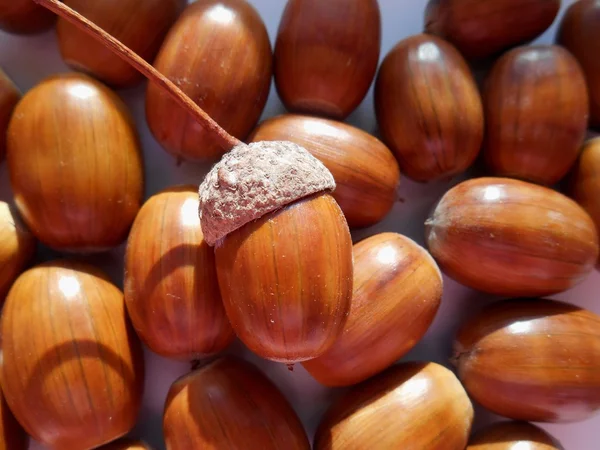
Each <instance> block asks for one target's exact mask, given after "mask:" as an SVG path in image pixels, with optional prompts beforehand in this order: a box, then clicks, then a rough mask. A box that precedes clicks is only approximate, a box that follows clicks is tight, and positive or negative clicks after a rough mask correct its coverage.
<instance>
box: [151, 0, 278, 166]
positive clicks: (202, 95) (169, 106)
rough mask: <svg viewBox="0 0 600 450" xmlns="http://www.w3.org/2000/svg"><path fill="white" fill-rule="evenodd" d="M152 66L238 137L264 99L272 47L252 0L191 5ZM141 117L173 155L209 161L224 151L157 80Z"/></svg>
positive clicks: (253, 121) (248, 127)
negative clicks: (144, 112)
mask: <svg viewBox="0 0 600 450" xmlns="http://www.w3.org/2000/svg"><path fill="white" fill-rule="evenodd" d="M224 49H226V50H227V51H225V50H224ZM154 67H155V68H156V69H157V70H158V71H159V72H161V73H162V74H164V75H165V76H167V77H168V78H169V79H170V80H171V81H172V82H173V83H175V84H176V85H177V86H178V87H179V88H180V89H181V90H182V91H183V92H184V93H185V94H186V95H188V96H189V97H190V98H191V99H192V100H193V101H195V102H196V103H197V104H198V105H199V106H200V107H201V108H202V109H203V110H204V111H206V113H207V114H208V115H210V116H211V117H212V118H213V119H214V120H215V121H216V122H217V123H218V124H219V125H221V127H223V128H224V129H225V130H226V131H227V132H228V133H229V134H231V135H233V136H235V137H237V138H238V139H242V140H243V139H245V138H246V136H247V135H248V134H249V133H250V131H252V128H254V126H255V125H256V123H257V122H258V119H259V118H260V115H261V113H262V111H263V108H264V107H265V104H266V102H267V97H268V95H269V89H270V87H271V75H272V50H271V43H270V41H269V35H268V33H267V29H266V28H265V24H264V23H263V21H262V19H261V17H260V15H259V14H258V12H257V11H256V10H255V9H254V7H253V6H252V5H251V3H250V2H247V1H246V0H205V1H199V2H193V3H191V4H190V5H188V6H187V7H186V8H185V10H184V11H183V13H182V14H181V16H180V17H179V19H178V20H177V22H176V23H175V25H173V27H172V28H171V30H170V31H169V34H168V35H167V37H166V38H165V41H164V43H163V46H162V47H161V49H160V51H159V53H158V56H157V57H156V60H155V61H154ZM146 119H147V121H148V126H149V127H150V131H151V132H152V134H153V135H154V137H155V138H156V140H157V141H158V142H159V143H160V144H161V145H162V147H163V148H164V149H165V150H166V151H168V152H169V153H171V154H172V155H174V156H176V157H177V158H181V159H184V160H190V161H213V160H216V159H218V158H219V157H220V156H222V155H223V153H225V151H226V150H228V149H223V148H222V147H221V146H220V144H219V142H218V141H217V140H216V139H215V138H214V137H213V136H212V135H211V132H210V131H207V130H206V129H205V127H204V126H203V125H201V124H199V123H197V122H196V120H195V119H194V118H193V117H192V116H190V115H189V113H188V112H187V111H186V110H184V109H183V108H182V107H181V106H180V105H178V104H177V103H175V101H174V100H172V99H171V97H170V96H169V95H168V94H166V93H165V92H163V90H162V89H161V88H160V87H159V86H157V85H156V84H154V83H149V84H148V90H147V93H146Z"/></svg>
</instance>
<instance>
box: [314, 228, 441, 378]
mask: <svg viewBox="0 0 600 450" xmlns="http://www.w3.org/2000/svg"><path fill="white" fill-rule="evenodd" d="M441 299H442V274H441V273H440V270H439V269H438V267H437V264H436V263H435V261H434V260H433V258H432V257H431V256H430V255H429V253H428V252H427V251H426V250H425V249H424V248H423V247H421V246H420V245H418V244H417V243H416V242H414V241H412V240H411V239H409V238H407V237H405V236H402V235H400V234H396V233H381V234H376V235H374V236H371V237H369V238H367V239H365V240H363V241H361V242H359V243H358V244H356V245H354V292H353V296H352V303H351V306H350V316H349V317H348V321H347V322H346V326H345V327H344V332H343V334H342V335H341V336H340V337H339V338H338V339H337V340H336V341H335V343H334V344H333V346H332V347H331V348H330V349H329V350H327V352H325V354H323V355H321V356H320V357H318V358H315V359H312V360H310V361H306V362H304V363H303V365H304V368H305V369H306V370H307V371H308V372H309V373H310V374H311V375H312V376H313V377H314V378H316V379H317V380H318V381H319V382H320V383H322V384H324V385H326V386H348V385H352V384H356V383H359V382H361V381H364V380H366V379H367V378H370V377H371V376H373V375H375V374H376V373H378V372H380V371H382V370H384V369H385V368H387V367H388V366H390V365H392V364H393V363H394V362H395V361H397V360H398V359H400V358H401V357H402V356H404V355H405V354H406V353H407V352H408V351H409V350H411V349H412V348H413V347H414V346H415V345H416V344H417V342H418V341H419V340H420V339H421V338H422V337H423V335H424V334H425V332H426V331H427V329H428V328H429V326H430V325H431V323H432V322H433V319H434V317H435V315H436V313H437V311H438V308H439V306H440V302H441Z"/></svg>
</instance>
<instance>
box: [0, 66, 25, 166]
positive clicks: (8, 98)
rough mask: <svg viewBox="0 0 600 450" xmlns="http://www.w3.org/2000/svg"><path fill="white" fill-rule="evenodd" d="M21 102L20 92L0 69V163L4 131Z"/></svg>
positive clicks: (3, 151)
mask: <svg viewBox="0 0 600 450" xmlns="http://www.w3.org/2000/svg"><path fill="white" fill-rule="evenodd" d="M19 100H21V91H19V89H18V88H17V87H16V86H15V84H14V83H13V82H12V80H11V79H10V78H8V76H6V73H4V71H3V70H2V69H0V161H2V159H4V153H5V151H6V130H7V129H8V123H9V121H10V118H11V116H12V113H13V110H14V109H15V106H16V105H17V103H18V102H19Z"/></svg>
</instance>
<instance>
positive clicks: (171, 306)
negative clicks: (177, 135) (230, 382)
mask: <svg viewBox="0 0 600 450" xmlns="http://www.w3.org/2000/svg"><path fill="white" fill-rule="evenodd" d="M124 284H125V303H126V305H127V310H128V312H129V317H131V321H132V323H133V326H134V328H135V329H136V331H137V334H138V335H139V336H140V338H141V339H142V341H143V342H144V343H145V344H146V345H147V346H148V347H149V348H150V350H152V351H154V352H156V353H158V354H159V355H162V356H165V357H168V358H176V359H195V358H199V357H200V356H202V355H206V354H211V353H215V352H218V351H220V350H223V349H224V348H225V347H227V346H228V345H229V344H230V343H231V342H232V341H233V338H234V334H233V330H232V329H231V325H230V324H229V321H228V320H227V316H226V315H225V309H224V308H223V303H222V302H221V294H220V293H219V285H218V283H217V270H216V267H215V256H214V251H213V249H212V248H211V247H209V246H208V244H207V243H206V241H205V240H204V236H203V235H202V229H201V228H200V220H199V218H198V190H197V188H195V187H192V186H179V187H174V188H171V189H168V190H165V191H162V192H159V193H158V194H156V195H153V196H152V197H150V199H148V201H147V202H146V203H145V204H144V205H143V206H142V209H141V210H140V212H139V213H138V215H137V217H136V219H135V222H134V223H133V226H132V228H131V233H130V235H129V240H128V241H127V250H126V255H125V281H124Z"/></svg>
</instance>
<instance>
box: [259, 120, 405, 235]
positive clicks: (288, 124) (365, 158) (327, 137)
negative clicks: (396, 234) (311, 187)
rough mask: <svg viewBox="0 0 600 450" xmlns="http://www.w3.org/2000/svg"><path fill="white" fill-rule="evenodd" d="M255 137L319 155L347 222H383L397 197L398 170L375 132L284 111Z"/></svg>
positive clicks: (356, 224)
mask: <svg viewBox="0 0 600 450" xmlns="http://www.w3.org/2000/svg"><path fill="white" fill-rule="evenodd" d="M250 140H251V141H252V142H257V141H291V142H294V143H296V144H298V145H300V146H302V147H304V148H305V149H306V150H308V151H309V152H310V153H311V154H312V155H313V156H315V157H316V158H317V159H319V160H320V161H321V162H322V163H323V164H324V165H325V167H327V169H329V171H330V172H331V174H332V175H333V178H334V179H335V182H336V188H335V191H334V192H333V193H332V196H333V198H334V199H335V200H336V202H337V203H338V204H339V205H340V208H342V211H343V212H344V216H346V220H347V221H348V225H350V227H367V226H371V225H374V224H376V223H377V222H379V221H381V220H382V219H383V218H384V217H385V216H386V215H387V214H388V213H389V212H390V210H391V209H392V207H393V206H394V204H395V202H396V201H397V199H398V193H397V189H398V185H399V183H400V171H399V169H398V163H397V162H396V159H395V158H394V155H393V154H392V153H391V152H390V150H389V149H388V148H387V147H386V146H385V145H384V144H383V143H382V142H381V141H380V140H379V139H377V138H376V137H374V136H372V135H370V134H368V133H366V132H364V131H363V130H360V129H358V128H355V127H353V126H351V125H347V124H345V123H343V122H337V121H334V120H330V119H324V118H319V117H311V116H305V115H297V114H286V115H282V116H278V117H273V118H271V119H267V120H265V121H264V122H262V123H261V124H259V126H258V127H257V128H256V129H255V130H254V132H253V133H252V135H251V136H250Z"/></svg>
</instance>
